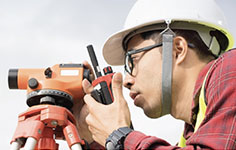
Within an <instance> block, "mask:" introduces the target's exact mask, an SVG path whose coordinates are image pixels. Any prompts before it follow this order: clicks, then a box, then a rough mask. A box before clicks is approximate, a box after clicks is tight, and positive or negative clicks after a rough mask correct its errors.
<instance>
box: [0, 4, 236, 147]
mask: <svg viewBox="0 0 236 150" xmlns="http://www.w3.org/2000/svg"><path fill="white" fill-rule="evenodd" d="M134 2H135V0H84V1H82V0H66V1H65V0H64V1H63V0H0V52H1V53H0V106H1V109H0V114H1V124H0V133H1V135H0V141H1V142H0V143H1V144H0V147H1V149H9V142H10V140H11V138H12V135H13V133H14V131H15V128H16V125H17V116H18V114H19V113H22V112H24V111H25V110H27V108H28V106H27V105H26V91H24V90H22V91H21V90H9V89H8V84H7V81H8V80H7V76H8V70H9V69H10V68H47V67H50V66H53V65H54V64H59V63H70V62H71V63H82V61H83V60H89V57H88V54H87V49H86V46H87V45H88V44H93V45H94V47H95V50H96V53H97V56H98V61H99V62H100V66H101V67H105V65H106V63H105V62H104V60H103V57H102V51H101V49H102V46H103V43H104V42H105V40H106V39H107V38H108V36H109V35H111V34H113V33H114V32H117V31H118V30H120V29H122V25H123V23H124V20H125V18H126V16H127V14H128V12H129V10H130V8H131V6H132V5H133V3H134ZM217 2H218V3H219V4H220V5H221V6H222V9H223V10H224V11H225V15H226V18H227V19H228V24H229V29H230V30H231V31H232V34H233V35H234V37H236V28H235V27H236V21H235V16H234V14H233V13H232V12H233V10H234V9H235V7H236V1H235V0H217ZM114 70H115V71H120V72H122V73H123V68H122V67H115V68H114ZM124 93H125V97H126V99H127V101H128V103H129V106H130V110H131V115H132V120H133V124H134V127H135V129H136V130H139V131H142V132H144V133H146V134H148V135H154V136H158V137H161V138H164V139H166V140H167V141H169V142H170V143H172V144H175V143H176V142H177V141H178V139H179V136H180V134H181V133H182V130H183V122H181V121H176V120H174V119H173V118H172V117H170V116H166V117H162V118H160V119H156V120H151V119H148V118H146V117H145V116H144V114H143V112H142V110H141V109H139V108H136V107H134V106H133V102H132V100H131V99H130V98H129V96H128V91H127V90H124ZM61 145H62V146H61V148H60V149H67V145H66V144H65V143H64V142H63V144H61Z"/></svg>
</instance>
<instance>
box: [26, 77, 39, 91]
mask: <svg viewBox="0 0 236 150" xmlns="http://www.w3.org/2000/svg"><path fill="white" fill-rule="evenodd" d="M28 85H29V87H30V88H31V89H36V88H37V87H38V85H39V83H38V81H37V79H35V78H31V79H29V81H28Z"/></svg>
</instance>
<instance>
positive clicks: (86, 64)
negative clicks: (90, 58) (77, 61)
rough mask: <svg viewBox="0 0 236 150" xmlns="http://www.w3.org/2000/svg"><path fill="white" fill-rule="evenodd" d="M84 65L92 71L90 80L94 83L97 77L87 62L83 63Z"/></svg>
mask: <svg viewBox="0 0 236 150" xmlns="http://www.w3.org/2000/svg"><path fill="white" fill-rule="evenodd" d="M83 65H84V66H85V68H87V69H89V70H90V79H91V80H92V81H93V80H94V79H95V75H94V72H93V68H92V66H91V65H90V64H89V63H88V62H87V61H86V60H85V61H83Z"/></svg>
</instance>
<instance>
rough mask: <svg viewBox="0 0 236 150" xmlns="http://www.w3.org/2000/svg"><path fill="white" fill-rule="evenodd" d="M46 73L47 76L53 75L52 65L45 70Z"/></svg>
mask: <svg viewBox="0 0 236 150" xmlns="http://www.w3.org/2000/svg"><path fill="white" fill-rule="evenodd" d="M44 75H45V77H46V78H51V77H52V70H51V68H50V67H48V68H47V69H46V70H45V71H44Z"/></svg>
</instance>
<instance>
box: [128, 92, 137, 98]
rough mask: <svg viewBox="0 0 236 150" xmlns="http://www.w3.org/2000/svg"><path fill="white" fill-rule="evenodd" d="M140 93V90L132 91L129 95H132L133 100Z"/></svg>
mask: <svg viewBox="0 0 236 150" xmlns="http://www.w3.org/2000/svg"><path fill="white" fill-rule="evenodd" d="M138 94H139V93H138V92H134V91H130V93H129V96H130V97H131V98H132V99H133V100H135V98H136V97H137V95H138Z"/></svg>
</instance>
